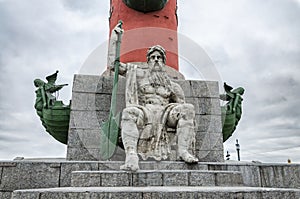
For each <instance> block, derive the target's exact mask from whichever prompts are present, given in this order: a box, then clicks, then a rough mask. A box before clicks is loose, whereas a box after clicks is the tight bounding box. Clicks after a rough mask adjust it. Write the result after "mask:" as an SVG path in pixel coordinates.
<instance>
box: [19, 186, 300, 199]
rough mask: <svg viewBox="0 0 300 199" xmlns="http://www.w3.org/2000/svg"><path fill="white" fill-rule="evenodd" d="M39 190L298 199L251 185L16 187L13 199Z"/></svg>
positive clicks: (45, 194)
mask: <svg viewBox="0 0 300 199" xmlns="http://www.w3.org/2000/svg"><path fill="white" fill-rule="evenodd" d="M29 193H40V198H39V199H49V198H51V199H52V198H54V199H55V198H84V199H85V198H124V199H125V198H126V199H127V198H128V199H132V198H139V199H142V198H155V199H157V198H161V199H162V198H207V199H215V198H243V199H244V198H245V199H252V198H257V199H263V198H275V199H291V198H299V197H300V190H299V189H298V190H296V189H266V188H252V187H179V186H175V187H97V188H94V187H93V188H90V187H84V188H59V189H41V190H18V191H15V192H14V196H16V197H14V199H23V198H24V197H23V196H24V194H25V195H26V194H27V195H28V194H29Z"/></svg>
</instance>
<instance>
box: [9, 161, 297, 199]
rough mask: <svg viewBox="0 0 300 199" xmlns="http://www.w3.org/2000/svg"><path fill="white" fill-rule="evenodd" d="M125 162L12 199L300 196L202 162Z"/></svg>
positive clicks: (80, 173)
mask: <svg viewBox="0 0 300 199" xmlns="http://www.w3.org/2000/svg"><path fill="white" fill-rule="evenodd" d="M122 163H123V162H118V161H115V162H109V161H108V162H103V163H102V165H101V166H100V167H99V170H90V171H89V170H86V171H73V172H72V173H71V186H70V187H61V188H47V189H31V190H17V191H14V192H13V196H12V198H15V199H27V198H28V199H29V198H30V199H35V198H36V199H46V198H51V199H52V198H122V199H124V198H130V199H132V198H251V199H252V198H280V199H282V198H289V199H293V198H300V189H283V188H262V187H248V186H244V181H243V176H242V173H241V172H240V171H227V170H209V169H208V167H207V165H205V164H200V163H199V164H194V165H187V164H185V163H183V162H176V161H169V162H155V161H152V162H140V168H141V169H140V170H139V171H137V172H126V171H121V170H119V166H120V165H121V164H122Z"/></svg>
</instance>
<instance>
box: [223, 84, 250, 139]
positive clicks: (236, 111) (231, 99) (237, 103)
mask: <svg viewBox="0 0 300 199" xmlns="http://www.w3.org/2000/svg"><path fill="white" fill-rule="evenodd" d="M224 89H225V92H226V93H225V94H223V95H220V99H221V100H224V101H228V102H227V103H226V104H225V105H224V106H222V107H221V110H222V124H223V128H222V133H223V142H225V141H226V140H227V139H228V138H229V137H230V136H231V135H232V134H233V132H234V131H235V129H236V127H237V125H238V123H239V121H240V119H241V117H242V101H243V98H242V95H243V94H244V92H245V89H244V88H242V87H238V88H236V89H233V88H232V87H231V86H229V85H227V84H226V83H224Z"/></svg>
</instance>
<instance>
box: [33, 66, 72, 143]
mask: <svg viewBox="0 0 300 199" xmlns="http://www.w3.org/2000/svg"><path fill="white" fill-rule="evenodd" d="M57 73H58V71H56V72H55V73H54V74H52V75H49V76H47V77H46V79H47V81H48V82H47V83H46V82H44V81H43V80H41V79H35V80H34V85H35V86H36V87H37V88H38V89H37V90H36V91H35V93H36V101H35V105H34V108H35V109H36V112H37V115H38V116H39V117H40V119H41V121H42V125H43V126H44V127H45V129H46V131H47V132H48V133H49V134H50V135H51V136H52V137H53V138H55V139H56V140H57V141H59V142H61V143H63V144H67V142H68V130H69V121H70V105H64V104H63V102H62V101H58V100H57V99H56V97H55V96H54V95H53V93H56V92H58V91H59V90H60V89H62V88H63V87H64V86H66V85H67V84H61V85H55V81H56V78H57Z"/></svg>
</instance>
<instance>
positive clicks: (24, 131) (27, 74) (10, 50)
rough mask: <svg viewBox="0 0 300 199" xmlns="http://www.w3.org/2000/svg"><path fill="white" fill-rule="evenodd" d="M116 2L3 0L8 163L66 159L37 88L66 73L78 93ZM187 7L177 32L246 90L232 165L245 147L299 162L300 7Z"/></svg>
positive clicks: (209, 1)
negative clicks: (78, 80)
mask: <svg viewBox="0 0 300 199" xmlns="http://www.w3.org/2000/svg"><path fill="white" fill-rule="evenodd" d="M109 2H110V1H109V0H89V1H81V0H51V1H40V0H0V48H1V51H0V159H13V158H14V157H17V156H22V157H26V158H30V157H65V155H66V147H65V146H64V145H62V144H60V143H58V142H57V141H55V140H54V139H53V138H52V137H51V136H49V135H48V134H47V133H46V132H45V130H44V128H43V127H42V125H41V122H40V121H39V118H38V117H37V115H36V113H35V109H34V108H33V105H34V101H35V93H34V91H35V87H34V85H33V80H34V79H35V78H44V77H45V76H47V75H49V74H51V73H53V72H55V70H57V69H58V70H59V71H60V72H59V76H58V83H69V84H70V85H69V86H68V87H67V88H64V89H63V91H61V92H60V98H62V99H64V101H65V102H67V101H68V100H69V99H71V88H72V79H73V75H74V74H76V73H79V72H80V71H81V70H82V65H83V64H84V63H85V61H86V59H87V58H88V57H89V55H90V54H91V53H92V52H93V51H94V50H95V49H96V48H97V47H99V46H100V47H101V46H102V49H103V46H105V42H107V38H108V15H109ZM178 7H179V8H178V16H179V28H178V32H179V33H180V34H181V35H184V36H185V37H187V38H189V39H190V40H191V41H193V42H195V43H196V44H197V45H198V46H199V47H201V48H203V49H204V51H205V52H206V53H207V55H208V56H209V57H210V59H211V60H212V62H213V63H214V65H215V68H216V70H217V71H218V74H219V76H220V79H221V80H222V81H226V82H227V83H228V84H230V85H232V86H233V87H238V86H243V87H244V88H245V90H246V92H245V94H244V101H243V103H244V104H243V105H244V106H243V115H242V120H241V121H240V124H239V126H238V128H237V130H236V132H235V133H234V136H233V137H232V138H230V139H229V140H228V141H227V142H226V143H225V144H224V148H225V150H228V151H229V152H230V153H231V159H236V155H235V146H234V144H235V139H239V142H240V145H241V158H242V160H245V161H251V160H258V161H262V162H287V159H288V158H290V159H291V160H292V162H300V108H299V106H300V1H299V0H226V1H224V0H189V1H184V0H179V1H178ZM179 43H180V45H181V44H182V45H183V44H184V42H179ZM104 49H105V48H104ZM104 63H105V62H104ZM100 68H101V67H100ZM181 70H183V69H181ZM182 72H183V73H184V71H182ZM187 79H188V78H187Z"/></svg>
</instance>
